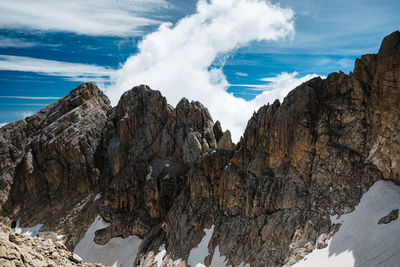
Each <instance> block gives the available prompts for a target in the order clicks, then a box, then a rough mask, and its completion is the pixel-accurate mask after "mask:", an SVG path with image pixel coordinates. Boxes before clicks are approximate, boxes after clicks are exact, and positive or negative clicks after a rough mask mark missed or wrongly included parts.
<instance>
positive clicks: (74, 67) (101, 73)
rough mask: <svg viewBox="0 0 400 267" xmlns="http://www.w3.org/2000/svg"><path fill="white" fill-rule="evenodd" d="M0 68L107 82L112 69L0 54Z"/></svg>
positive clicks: (84, 80)
mask: <svg viewBox="0 0 400 267" xmlns="http://www.w3.org/2000/svg"><path fill="white" fill-rule="evenodd" d="M0 70H11V71H26V72H35V73H38V74H43V75H50V76H59V77H65V78H66V79H68V80H72V81H79V82H86V81H91V82H97V83H102V82H109V80H110V76H112V75H113V73H114V70H113V69H110V68H105V67H101V66H96V65H87V64H80V63H70V62H62V61H55V60H47V59H39V58H31V57H20V56H9V55H0Z"/></svg>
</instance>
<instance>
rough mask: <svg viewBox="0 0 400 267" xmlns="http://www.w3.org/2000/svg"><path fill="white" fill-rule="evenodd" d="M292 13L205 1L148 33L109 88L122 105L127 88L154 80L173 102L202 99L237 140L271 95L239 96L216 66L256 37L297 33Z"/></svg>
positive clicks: (243, 2) (241, 1)
mask: <svg viewBox="0 0 400 267" xmlns="http://www.w3.org/2000/svg"><path fill="white" fill-rule="evenodd" d="M292 17H293V12H292V10H290V9H283V8H280V7H279V6H278V5H272V4H271V3H269V2H266V1H262V0H212V1H210V2H208V1H205V0H200V1H199V2H198V4H197V12H196V13H195V14H193V15H191V16H188V17H186V18H183V19H182V20H180V21H179V22H178V23H177V24H176V25H172V24H170V23H164V24H162V25H161V26H160V27H159V29H158V30H157V31H156V32H154V33H151V34H149V35H147V36H145V37H144V39H143V40H142V42H141V43H139V46H138V48H139V49H138V50H139V52H138V53H137V54H136V55H134V56H131V57H130V58H128V59H127V61H126V62H125V64H123V66H122V67H121V69H120V70H119V71H117V73H116V74H115V79H116V84H115V86H112V87H110V88H108V89H106V93H107V94H108V96H109V97H110V98H111V101H112V102H113V104H116V102H117V101H118V99H119V97H120V95H121V94H122V93H123V92H124V91H125V90H127V89H129V88H132V87H133V86H134V85H138V84H148V85H150V87H152V88H153V89H157V90H160V91H161V92H162V94H163V95H164V96H166V97H167V100H168V102H169V103H171V104H172V105H175V104H177V102H178V101H179V100H180V99H181V98H182V97H187V98H188V99H191V100H198V101H200V102H202V103H203V104H204V105H205V106H206V107H207V108H208V109H209V111H210V113H211V115H212V117H213V119H214V120H217V119H218V120H220V121H221V123H222V126H223V127H224V128H225V129H229V130H230V131H231V132H232V136H233V139H234V140H235V141H237V140H238V139H239V137H240V136H241V135H242V133H243V130H244V128H245V126H246V123H247V121H248V119H249V118H250V116H251V114H252V112H253V111H254V110H256V109H257V108H258V107H259V106H260V105H261V104H266V102H263V101H267V100H268V97H264V98H263V99H262V98H261V97H260V98H257V99H256V100H254V101H245V100H244V99H242V98H238V97H235V96H233V95H232V94H230V93H228V92H227V91H226V89H227V88H228V86H229V83H228V82H227V79H226V77H225V75H224V73H223V71H222V68H211V67H210V66H211V65H212V63H213V62H215V60H216V59H218V58H221V57H223V56H224V55H226V54H227V53H229V52H231V51H234V50H235V49H237V48H239V47H241V46H245V45H247V44H249V42H251V41H255V40H257V41H279V40H281V39H283V38H288V37H289V38H290V37H292V36H293V35H294V32H295V31H294V26H293V21H292ZM270 82H271V81H270ZM272 84H274V81H272ZM271 86H272V85H271ZM269 89H271V88H269Z"/></svg>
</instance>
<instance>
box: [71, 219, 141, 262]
mask: <svg viewBox="0 0 400 267" xmlns="http://www.w3.org/2000/svg"><path fill="white" fill-rule="evenodd" d="M108 226H109V224H108V223H106V222H105V221H104V220H103V219H102V218H101V216H100V215H97V217H96V219H95V220H94V222H93V223H92V225H90V227H89V229H87V231H86V233H85V236H84V237H83V238H82V239H81V240H80V241H79V243H78V244H77V245H76V246H75V249H74V253H76V254H78V255H79V256H80V257H81V258H82V259H84V260H85V261H87V262H93V263H95V262H97V263H102V264H104V265H109V266H113V267H117V266H121V267H123V266H129V267H131V266H133V262H134V260H135V258H136V254H137V252H138V250H139V246H140V243H141V242H142V239H141V238H139V237H137V236H130V237H127V238H122V237H114V238H112V239H111V240H110V241H109V242H108V243H107V244H105V245H97V244H96V243H95V242H94V241H93V240H94V237H95V232H96V231H97V230H99V229H102V228H105V227H108Z"/></svg>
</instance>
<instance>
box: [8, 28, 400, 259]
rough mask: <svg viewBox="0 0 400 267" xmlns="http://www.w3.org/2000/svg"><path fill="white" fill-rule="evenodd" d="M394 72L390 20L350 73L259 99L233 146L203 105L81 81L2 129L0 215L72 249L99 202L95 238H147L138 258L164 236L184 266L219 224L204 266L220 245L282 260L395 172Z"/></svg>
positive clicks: (397, 68)
mask: <svg viewBox="0 0 400 267" xmlns="http://www.w3.org/2000/svg"><path fill="white" fill-rule="evenodd" d="M399 81H400V32H398V31H397V32H394V33H392V34H391V35H389V36H388V37H386V38H385V39H384V40H383V42H382V45H381V49H380V50H379V53H378V54H376V55H374V54H370V55H364V56H362V57H361V58H360V59H357V60H356V63H355V68H354V72H352V73H350V74H349V75H346V74H344V73H342V72H339V73H332V74H330V75H329V76H328V77H327V78H326V79H321V78H314V79H312V80H310V81H308V82H305V83H304V84H302V85H300V86H299V87H297V88H295V89H294V90H293V91H291V92H290V93H289V94H288V96H287V97H286V98H285V99H284V100H283V102H282V103H280V102H279V101H278V100H277V101H275V102H274V103H272V104H268V105H265V106H263V107H261V108H260V109H259V110H258V111H257V112H255V113H254V115H253V116H252V118H250V120H249V122H248V124H247V127H246V130H245V132H244V134H243V137H242V138H241V140H240V142H239V143H238V144H236V145H234V144H233V143H232V141H231V138H230V133H229V131H226V132H223V131H222V127H221V125H220V123H219V122H218V121H217V122H216V123H213V121H212V119H211V117H210V115H209V113H208V111H207V109H206V108H205V107H204V106H203V105H201V104H200V103H199V102H189V101H188V100H187V99H182V100H181V101H180V102H179V103H178V104H177V106H176V107H175V108H173V107H172V106H170V105H168V103H167V101H166V99H165V98H164V97H163V96H162V95H161V93H160V92H158V91H153V90H151V89H150V88H149V87H147V86H145V85H141V86H137V87H134V88H132V89H131V90H129V91H127V92H126V93H125V94H124V95H123V96H122V97H121V99H120V101H119V103H118V105H117V106H116V107H114V108H112V109H111V107H110V106H109V101H108V100H107V98H106V97H105V96H104V95H103V94H102V93H101V92H100V91H99V90H98V89H97V87H95V86H94V85H92V84H84V85H81V86H80V87H78V88H77V89H75V90H73V91H72V92H71V93H70V94H69V95H68V96H66V97H65V98H63V99H60V100H59V101H57V102H56V103H54V104H52V105H50V106H49V107H47V108H45V109H43V110H42V111H40V112H39V113H37V114H35V115H34V116H31V117H28V118H26V119H24V120H21V121H18V122H15V123H12V124H9V125H6V126H5V127H3V128H1V129H0V159H1V162H0V164H1V165H0V167H1V169H0V173H1V175H2V176H1V180H0V201H1V204H2V205H1V220H3V221H4V222H6V223H7V224H11V223H12V221H14V222H15V221H16V220H17V219H19V218H21V223H22V226H25V225H30V226H31V225H35V224H37V223H44V227H43V230H59V231H60V232H62V233H64V234H66V238H65V240H64V242H65V244H66V245H67V247H68V248H70V249H71V248H73V247H74V245H75V244H76V242H77V241H78V240H79V239H80V238H82V236H83V233H84V231H85V230H86V229H87V228H88V226H89V224H90V222H92V221H93V219H94V217H95V216H96V214H97V213H100V214H101V216H102V217H103V219H104V220H105V221H107V222H109V223H110V226H108V227H107V228H104V229H100V230H98V231H97V232H96V237H95V242H97V243H98V244H105V243H107V242H108V241H109V240H110V239H111V238H112V237H116V236H122V237H127V236H129V235H132V234H135V235H138V236H140V237H142V238H143V242H142V244H141V246H140V249H139V253H138V255H137V257H136V261H135V264H136V265H139V266H156V265H155V257H156V255H157V253H158V250H159V248H160V246H161V245H164V246H165V248H166V250H167V252H166V255H165V256H164V257H163V259H162V264H161V266H186V261H187V258H188V255H189V253H190V251H191V250H192V249H193V248H194V247H196V246H197V245H198V244H199V242H200V241H201V240H202V238H203V236H204V229H205V228H207V229H209V228H210V227H212V226H214V228H213V229H214V232H213V235H212V237H211V240H210V243H209V244H208V249H209V253H210V255H209V256H207V257H206V258H205V262H206V265H209V264H210V262H211V259H212V256H213V254H214V251H215V248H216V246H218V248H219V252H220V254H221V255H223V256H225V257H227V259H228V263H229V264H231V265H232V266H238V265H240V264H241V263H249V264H250V265H251V266H285V265H286V266H290V265H291V264H293V263H295V262H296V261H298V260H300V259H301V258H302V257H304V255H306V254H307V253H308V252H310V251H311V250H313V249H314V248H315V247H324V246H326V241H327V238H329V237H330V236H332V235H333V234H334V233H335V232H336V231H337V229H338V228H339V227H340V225H331V222H330V217H329V215H333V214H339V215H340V214H343V213H347V212H350V211H352V210H353V209H354V207H355V206H356V205H357V204H358V203H359V201H360V198H361V196H362V194H363V193H364V192H366V191H367V190H368V188H369V187H370V186H371V185H372V184H373V182H374V181H377V180H379V179H388V180H393V181H395V182H396V183H400V180H399V179H400V176H399V174H400V167H399V166H400V165H399V164H400V162H399V161H400V133H399V130H398V129H400V127H399V126H400V125H399V124H400V105H399V103H400V82H399ZM98 193H101V198H100V199H99V200H97V201H93V200H94V198H95V195H96V194H98ZM389 217H390V218H389ZM389 217H388V218H389V219H391V218H393V215H390V216H389ZM383 220H385V221H386V219H383ZM323 233H326V235H325V238H323V239H322V240H321V241H320V242H319V243H318V244H315V240H316V238H317V237H318V236H320V235H321V234H323ZM10 240H11V241H10ZM10 240H9V241H10V242H11V243H13V242H14V243H13V244H16V243H15V242H18V239H17V238H14V237H12V236H11V239H10ZM72 261H73V260H72ZM73 262H74V261H73Z"/></svg>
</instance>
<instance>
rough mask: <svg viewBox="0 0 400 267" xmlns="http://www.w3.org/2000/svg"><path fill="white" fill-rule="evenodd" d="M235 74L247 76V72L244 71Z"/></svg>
mask: <svg viewBox="0 0 400 267" xmlns="http://www.w3.org/2000/svg"><path fill="white" fill-rule="evenodd" d="M235 74H236V75H237V76H242V77H247V76H249V74H247V73H244V72H236V73H235Z"/></svg>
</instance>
